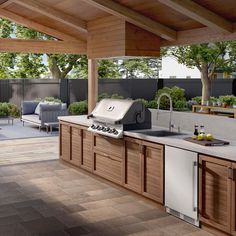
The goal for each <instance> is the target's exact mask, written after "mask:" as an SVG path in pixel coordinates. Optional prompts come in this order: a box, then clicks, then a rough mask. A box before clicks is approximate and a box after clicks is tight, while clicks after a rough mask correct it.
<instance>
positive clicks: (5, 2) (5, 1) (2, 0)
mask: <svg viewBox="0 0 236 236" xmlns="http://www.w3.org/2000/svg"><path fill="white" fill-rule="evenodd" d="M10 4H12V1H11V0H0V8H4V7H7V6H9V5H10Z"/></svg>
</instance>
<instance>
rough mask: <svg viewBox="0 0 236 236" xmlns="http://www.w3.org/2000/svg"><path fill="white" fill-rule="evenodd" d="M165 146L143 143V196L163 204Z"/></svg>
mask: <svg viewBox="0 0 236 236" xmlns="http://www.w3.org/2000/svg"><path fill="white" fill-rule="evenodd" d="M163 162H164V156H163V146H162V145H158V144H155V143H149V142H143V186H142V187H143V195H144V196H146V197H148V198H151V199H153V200H155V201H157V202H159V203H161V204H163V195H164V190H163V186H164V165H163Z"/></svg>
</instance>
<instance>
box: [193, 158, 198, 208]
mask: <svg viewBox="0 0 236 236" xmlns="http://www.w3.org/2000/svg"><path fill="white" fill-rule="evenodd" d="M197 173H198V164H197V162H196V161H194V162H193V211H194V212H196V211H197V209H198V207H197V205H198V204H197V201H198V196H197V184H198V179H197Z"/></svg>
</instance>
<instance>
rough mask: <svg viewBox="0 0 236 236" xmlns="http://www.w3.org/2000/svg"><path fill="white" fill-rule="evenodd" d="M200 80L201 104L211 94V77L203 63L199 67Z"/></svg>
mask: <svg viewBox="0 0 236 236" xmlns="http://www.w3.org/2000/svg"><path fill="white" fill-rule="evenodd" d="M201 82H202V104H204V102H205V101H208V100H209V99H210V96H211V79H210V78H209V76H208V67H207V64H203V65H202V68H201Z"/></svg>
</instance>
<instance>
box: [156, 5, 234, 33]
mask: <svg viewBox="0 0 236 236" xmlns="http://www.w3.org/2000/svg"><path fill="white" fill-rule="evenodd" d="M158 1H159V2H161V3H162V4H164V5H166V6H168V7H170V8H172V9H174V10H176V11H178V12H180V13H182V14H184V15H186V16H188V17H190V18H192V19H194V20H196V21H198V22H200V23H202V24H203V25H205V26H208V27H210V28H212V29H217V30H223V31H226V32H232V31H233V24H232V23H231V22H229V21H228V20H226V19H225V18H223V17H221V16H219V15H217V14H215V13H214V12H212V11H210V10H208V9H206V8H204V7H202V6H201V5H199V4H197V3H195V2H193V1H191V0H158Z"/></svg>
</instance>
